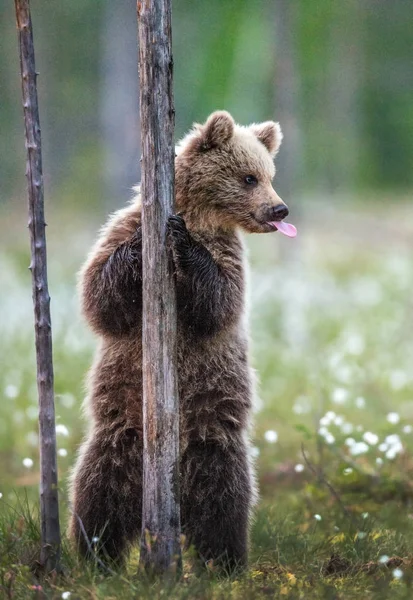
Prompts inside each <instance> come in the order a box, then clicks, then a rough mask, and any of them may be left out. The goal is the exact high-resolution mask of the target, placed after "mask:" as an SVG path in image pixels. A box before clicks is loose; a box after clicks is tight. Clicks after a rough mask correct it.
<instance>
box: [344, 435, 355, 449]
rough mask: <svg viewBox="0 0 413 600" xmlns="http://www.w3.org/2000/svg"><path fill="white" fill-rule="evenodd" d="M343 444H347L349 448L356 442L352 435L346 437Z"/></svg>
mask: <svg viewBox="0 0 413 600" xmlns="http://www.w3.org/2000/svg"><path fill="white" fill-rule="evenodd" d="M344 443H345V445H346V446H348V447H349V448H351V447H352V446H354V444H355V443H356V440H355V439H354V438H352V437H348V438H347V439H346V440H345V441H344Z"/></svg>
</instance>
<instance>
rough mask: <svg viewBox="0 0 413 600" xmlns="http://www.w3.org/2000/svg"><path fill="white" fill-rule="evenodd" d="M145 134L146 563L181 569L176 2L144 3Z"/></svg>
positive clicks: (157, 568)
mask: <svg viewBox="0 0 413 600" xmlns="http://www.w3.org/2000/svg"><path fill="white" fill-rule="evenodd" d="M137 7H138V32H139V74H140V107H141V128H142V201H143V218H142V228H143V230H142V237H143V249H142V253H143V340H142V344H143V420H144V460H143V510H142V538H141V564H142V565H143V566H144V567H145V568H146V570H147V571H149V572H152V573H171V572H174V571H175V572H176V570H177V569H178V570H179V569H180V564H181V556H180V510H179V401H178V386H177V373H176V293H175V285H174V281H173V270H172V264H171V260H170V256H169V252H168V248H167V230H166V223H167V219H168V217H169V216H170V215H171V214H172V212H173V209H174V155H175V152H174V144H173V131H174V108H173V95H172V41H171V0H151V2H147V1H142V2H141V1H138V3H137Z"/></svg>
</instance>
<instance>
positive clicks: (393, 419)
mask: <svg viewBox="0 0 413 600" xmlns="http://www.w3.org/2000/svg"><path fill="white" fill-rule="evenodd" d="M386 418H387V421H388V422H389V423H391V424H392V425H397V423H398V422H399V421H400V415H399V413H397V412H389V414H388V415H387V417H386Z"/></svg>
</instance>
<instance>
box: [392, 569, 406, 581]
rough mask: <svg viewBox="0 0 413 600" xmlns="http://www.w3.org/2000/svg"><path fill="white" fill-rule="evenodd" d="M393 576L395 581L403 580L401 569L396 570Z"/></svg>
mask: <svg viewBox="0 0 413 600" xmlns="http://www.w3.org/2000/svg"><path fill="white" fill-rule="evenodd" d="M392 574H393V577H394V578H395V579H401V578H402V577H403V571H402V570H401V569H394V571H393V573H392Z"/></svg>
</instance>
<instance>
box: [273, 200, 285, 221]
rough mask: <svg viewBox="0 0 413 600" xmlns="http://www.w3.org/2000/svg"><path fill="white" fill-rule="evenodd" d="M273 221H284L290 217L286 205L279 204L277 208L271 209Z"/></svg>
mask: <svg viewBox="0 0 413 600" xmlns="http://www.w3.org/2000/svg"><path fill="white" fill-rule="evenodd" d="M271 213H272V216H271V220H273V221H282V220H283V219H285V217H287V216H288V213H289V210H288V206H287V205H286V204H277V206H272V207H271Z"/></svg>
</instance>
